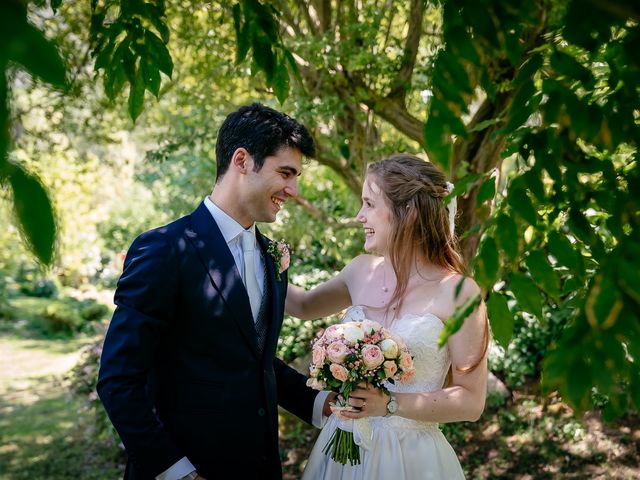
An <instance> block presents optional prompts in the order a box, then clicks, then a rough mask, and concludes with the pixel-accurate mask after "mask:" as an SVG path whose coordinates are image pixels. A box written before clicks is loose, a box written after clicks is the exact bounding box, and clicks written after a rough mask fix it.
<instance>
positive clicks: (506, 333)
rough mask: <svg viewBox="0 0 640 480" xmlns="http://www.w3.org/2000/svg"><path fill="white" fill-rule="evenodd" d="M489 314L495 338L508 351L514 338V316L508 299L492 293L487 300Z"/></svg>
mask: <svg viewBox="0 0 640 480" xmlns="http://www.w3.org/2000/svg"><path fill="white" fill-rule="evenodd" d="M487 314H488V316H489V322H490V323H491V331H492V332H493V336H494V338H495V339H496V340H497V341H498V343H499V344H500V345H501V346H502V348H504V349H505V350H506V349H507V347H508V346H509V342H510V341H511V337H512V336H513V315H511V312H510V311H509V307H508V306H507V298H506V297H505V296H504V295H502V294H500V293H497V292H492V293H491V295H490V296H489V299H488V300H487Z"/></svg>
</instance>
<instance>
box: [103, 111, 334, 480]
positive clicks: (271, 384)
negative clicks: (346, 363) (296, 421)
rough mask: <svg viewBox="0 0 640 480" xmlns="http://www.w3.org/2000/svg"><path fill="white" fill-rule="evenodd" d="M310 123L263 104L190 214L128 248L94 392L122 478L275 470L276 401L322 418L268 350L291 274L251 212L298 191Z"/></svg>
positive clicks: (257, 475) (223, 141) (234, 133)
mask: <svg viewBox="0 0 640 480" xmlns="http://www.w3.org/2000/svg"><path fill="white" fill-rule="evenodd" d="M314 153H315V147H314V144H313V140H312V139H311V137H310V135H309V133H308V132H307V130H306V128H305V127H304V126H302V125H300V124H299V123H298V122H296V121H295V120H293V119H291V118H290V117H288V116H286V115H284V114H282V113H280V112H277V111H275V110H273V109H271V108H268V107H266V106H263V105H260V104H252V105H250V106H246V107H242V108H240V109H239V110H238V111H236V112H234V113H232V114H230V115H229V116H228V117H227V118H226V120H225V121H224V123H223V125H222V127H221V128H220V131H219V133H218V139H217V143H216V162H217V178H216V183H215V186H214V188H213V192H212V193H211V195H210V196H209V197H207V198H205V199H204V201H203V202H202V203H201V204H200V206H199V207H198V208H197V209H196V210H195V211H194V212H193V213H192V214H191V215H187V216H186V217H183V218H181V219H179V220H176V221H175V222H173V223H170V224H169V225H166V226H164V227H160V228H157V229H155V230H151V231H149V232H146V233H144V234H142V235H141V236H140V237H138V238H137V239H136V240H135V241H134V242H133V244H132V246H131V248H130V249H129V252H128V254H127V257H126V260H125V264H124V271H123V273H122V277H121V278H120V281H119V282H118V287H117V290H116V293H115V303H116V306H117V308H116V311H115V313H114V315H113V319H112V320H111V324H110V326H109V330H108V332H107V336H106V338H105V342H104V349H103V353H102V360H101V366H100V373H99V379H98V387H97V389H98V393H99V395H100V398H101V400H102V402H103V404H104V406H105V408H106V410H107V412H108V414H109V418H110V419H111V421H112V422H113V424H114V426H115V428H116V430H117V431H118V434H119V435H120V438H121V439H122V442H123V443H124V446H125V448H126V450H127V453H128V456H129V460H128V464H127V469H126V472H125V478H127V479H136V480H137V479H144V480H147V479H159V480H177V479H183V478H187V479H193V478H207V479H213V478H219V476H220V474H221V473H222V472H233V475H234V477H235V478H239V479H280V478H281V477H282V472H281V466H280V456H279V451H278V410H277V405H278V404H280V405H281V406H282V407H284V408H286V409H287V410H289V411H291V412H292V413H294V414H295V415H297V416H298V417H300V418H301V419H303V420H305V421H307V422H311V421H312V419H313V423H314V424H315V425H317V426H319V425H320V421H321V418H322V413H323V411H325V413H326V412H327V410H328V408H327V405H325V403H326V396H323V395H322V394H321V395H318V396H316V395H317V392H316V391H314V390H311V389H309V388H307V387H306V386H305V381H306V378H305V377H304V376H302V375H300V374H298V373H297V372H295V371H294V370H293V369H291V368H289V367H288V366H287V365H285V364H284V363H283V362H282V361H281V360H279V359H277V358H275V357H274V355H275V350H276V344H277V340H278V335H279V333H280V327H281V324H282V318H283V311H284V299H285V295H286V292H287V274H286V271H285V272H283V274H282V275H279V271H280V269H281V268H280V267H281V265H279V262H278V261H277V260H278V259H277V258H276V257H277V255H274V254H273V253H272V252H273V250H272V248H270V247H269V245H270V243H271V242H270V241H269V240H268V239H267V238H266V237H264V236H263V235H262V234H261V233H260V232H259V231H258V229H257V228H256V226H255V222H273V221H274V220H275V219H276V214H277V213H278V211H279V210H280V209H281V208H282V205H283V204H284V203H285V201H286V200H287V199H288V198H289V197H292V196H295V195H296V194H297V177H298V175H300V172H301V161H302V156H303V155H304V156H307V157H313V155H314Z"/></svg>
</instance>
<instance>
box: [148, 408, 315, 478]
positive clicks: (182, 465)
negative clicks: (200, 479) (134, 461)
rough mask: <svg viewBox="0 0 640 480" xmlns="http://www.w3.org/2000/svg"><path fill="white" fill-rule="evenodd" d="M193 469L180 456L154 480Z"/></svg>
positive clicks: (184, 473) (176, 476)
mask: <svg viewBox="0 0 640 480" xmlns="http://www.w3.org/2000/svg"><path fill="white" fill-rule="evenodd" d="M321 413H322V412H321ZM195 471H196V467H194V466H193V464H192V463H191V462H190V461H189V459H188V458H187V457H182V458H181V459H180V460H178V461H177V462H176V463H174V464H173V465H171V466H170V467H169V468H167V469H166V470H165V471H164V472H162V473H161V474H160V475H157V476H156V480H180V479H181V478H182V477H184V476H186V475H189V474H190V473H191V472H195Z"/></svg>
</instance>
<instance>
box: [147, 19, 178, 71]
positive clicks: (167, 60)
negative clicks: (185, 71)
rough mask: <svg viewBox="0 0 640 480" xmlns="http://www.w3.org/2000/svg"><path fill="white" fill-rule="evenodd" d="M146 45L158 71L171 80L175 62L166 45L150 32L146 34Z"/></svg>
mask: <svg viewBox="0 0 640 480" xmlns="http://www.w3.org/2000/svg"><path fill="white" fill-rule="evenodd" d="M144 43H145V45H146V46H147V50H148V51H149V54H150V55H151V58H152V59H153V60H154V62H155V64H156V66H157V67H158V70H160V71H161V72H162V73H164V74H165V75H167V76H168V77H169V78H171V75H172V74H173V60H172V59H171V55H170V54H169V50H167V47H166V45H165V44H164V43H163V42H162V40H160V39H159V38H158V37H157V35H156V34H155V33H153V32H152V31H150V30H147V31H145V32H144Z"/></svg>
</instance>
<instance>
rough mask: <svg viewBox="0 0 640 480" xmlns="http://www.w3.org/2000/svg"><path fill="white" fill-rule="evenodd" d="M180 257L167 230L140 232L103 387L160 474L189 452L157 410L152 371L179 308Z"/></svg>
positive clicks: (140, 465) (136, 452) (141, 456)
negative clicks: (150, 383)
mask: <svg viewBox="0 0 640 480" xmlns="http://www.w3.org/2000/svg"><path fill="white" fill-rule="evenodd" d="M176 277H177V260H176V254H175V251H174V248H173V247H172V245H171V242H170V239H169V238H168V235H167V234H166V233H163V232H162V231H159V230H156V231H151V232H147V233H146V234H143V235H142V236H140V237H138V239H136V241H134V243H133V245H132V246H131V248H130V249H129V252H128V253H127V257H126V260H125V264H124V271H123V273H122V276H121V277H120V280H119V282H118V286H117V289H116V293H115V304H116V310H115V313H114V314H113V318H112V320H111V323H110V325H109V330H108V332H107V335H106V337H105V341H104V347H103V351H102V358H101V362H100V372H99V374H98V385H97V390H98V394H99V396H100V399H101V400H102V403H103V404H104V407H105V409H106V411H107V413H108V415H109V418H110V419H111V422H112V423H113V425H114V427H115V428H116V430H117V432H118V434H119V435H120V438H121V439H122V442H123V444H124V446H125V447H126V450H127V453H128V454H129V458H130V460H131V461H132V462H133V463H134V464H135V466H136V470H139V471H140V472H141V473H142V474H143V477H144V478H147V477H148V478H154V477H155V476H156V475H158V474H159V473H161V472H163V471H165V470H166V469H167V468H169V467H170V466H171V465H173V464H174V463H175V462H177V461H178V460H180V459H181V458H182V457H184V453H183V452H182V451H181V450H180V448H179V447H178V446H177V445H176V444H175V442H174V441H173V440H172V438H171V436H170V435H169V433H168V432H167V431H165V429H164V428H163V426H162V424H161V422H160V421H159V419H158V418H157V416H156V415H155V412H154V409H153V405H152V403H151V400H150V399H149V397H148V395H147V381H148V378H149V373H150V371H151V370H152V367H153V365H154V360H155V359H156V358H157V356H158V354H159V353H160V352H159V346H160V345H161V344H162V342H163V339H164V336H165V335H166V331H167V327H168V325H169V322H170V320H171V318H172V313H173V311H174V308H175V302H174V298H175V295H176Z"/></svg>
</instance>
